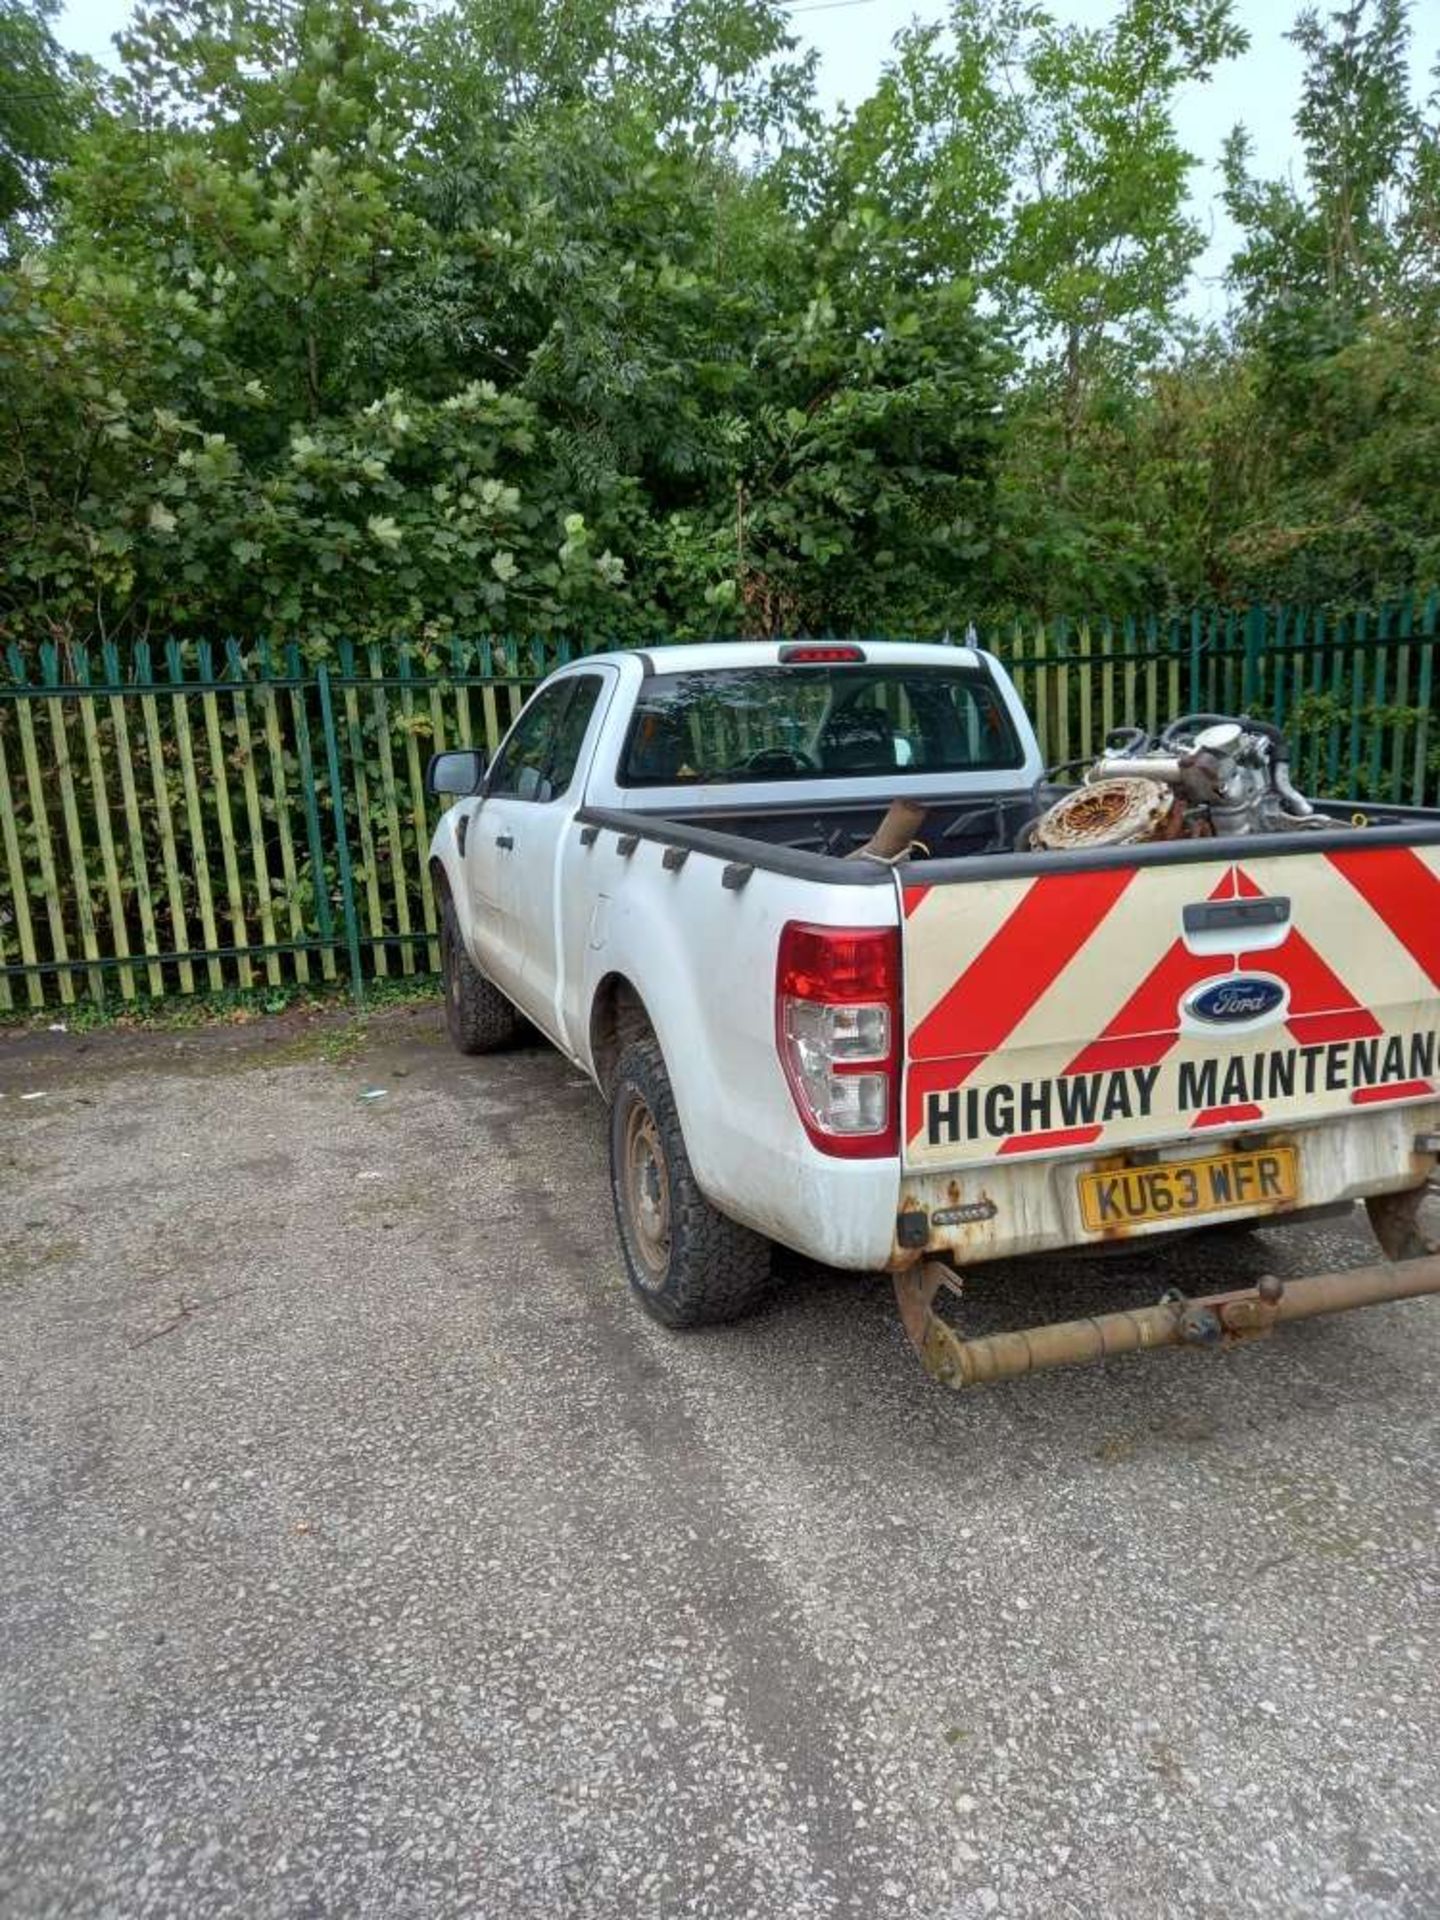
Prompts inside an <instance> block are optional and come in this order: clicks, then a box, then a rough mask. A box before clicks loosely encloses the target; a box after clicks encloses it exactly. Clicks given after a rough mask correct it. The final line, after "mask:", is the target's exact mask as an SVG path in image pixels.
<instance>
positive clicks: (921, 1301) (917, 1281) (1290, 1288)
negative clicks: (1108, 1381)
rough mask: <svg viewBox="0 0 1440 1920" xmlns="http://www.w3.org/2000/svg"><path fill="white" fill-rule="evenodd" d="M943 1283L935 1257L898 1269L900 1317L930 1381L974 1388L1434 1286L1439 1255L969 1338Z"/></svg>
mask: <svg viewBox="0 0 1440 1920" xmlns="http://www.w3.org/2000/svg"><path fill="white" fill-rule="evenodd" d="M941 1288H950V1289H951V1290H957V1281H956V1277H955V1275H954V1274H953V1273H951V1271H950V1269H949V1268H948V1267H944V1266H942V1265H941V1264H940V1262H939V1261H937V1260H927V1261H926V1262H925V1263H924V1265H923V1266H920V1267H911V1268H908V1269H907V1270H906V1271H904V1272H902V1273H897V1274H896V1275H895V1297H896V1299H897V1301H898V1302H899V1305H900V1318H901V1320H902V1321H903V1322H904V1325H905V1331H906V1333H907V1335H908V1336H909V1338H910V1342H911V1344H912V1346H913V1347H914V1348H915V1351H916V1352H917V1353H918V1354H919V1356H920V1360H921V1363H922V1365H923V1366H924V1368H925V1371H926V1372H927V1373H928V1374H930V1376H931V1377H932V1379H935V1380H937V1381H938V1382H939V1383H940V1385H941V1386H945V1387H972V1386H979V1385H983V1384H986V1383H988V1382H990V1381H995V1380H1018V1379H1020V1378H1022V1377H1023V1376H1024V1375H1025V1374H1029V1373H1038V1372H1040V1371H1041V1370H1042V1369H1044V1368H1046V1367H1063V1366H1072V1365H1078V1364H1083V1363H1085V1362H1089V1361H1096V1360H1108V1359H1110V1358H1111V1357H1112V1356H1113V1355H1115V1354H1120V1353H1139V1352H1145V1351H1149V1350H1150V1349H1151V1348H1153V1347H1196V1348H1200V1349H1210V1350H1213V1349H1215V1348H1217V1347H1223V1346H1231V1345H1234V1344H1236V1343H1237V1342H1239V1341H1242V1340H1253V1339H1257V1338H1258V1337H1259V1336H1260V1335H1262V1334H1266V1333H1269V1332H1270V1330H1271V1328H1272V1327H1277V1326H1279V1325H1281V1324H1282V1323H1283V1322H1284V1321H1287V1320H1309V1319H1312V1318H1313V1317H1314V1316H1315V1315H1317V1314H1322V1313H1344V1312H1347V1311H1348V1310H1349V1309H1350V1308H1352V1307H1372V1306H1378V1305H1380V1304H1381V1303H1382V1302H1384V1301H1387V1300H1412V1299H1415V1298H1417V1297H1418V1296H1419V1295H1421V1294H1429V1293H1440V1255H1431V1256H1430V1257H1428V1258H1424V1259H1413V1260H1406V1261H1404V1262H1403V1263H1401V1264H1399V1265H1396V1266H1375V1267H1358V1268H1356V1269H1354V1270H1353V1271H1352V1272H1349V1273H1314V1274H1309V1275H1307V1276H1306V1277H1305V1278H1304V1279H1302V1280H1285V1281H1281V1280H1278V1279H1276V1278H1275V1277H1274V1275H1267V1277H1266V1278H1265V1279H1263V1280H1261V1281H1260V1283H1259V1285H1258V1286H1255V1287H1246V1288H1243V1289H1241V1290H1240V1291H1238V1292H1235V1293H1212V1294H1208V1295H1206V1296H1205V1297H1204V1298H1203V1299H1197V1300H1187V1299H1185V1298H1184V1297H1183V1296H1180V1295H1175V1294H1171V1295H1167V1296H1166V1297H1165V1298H1164V1299H1162V1300H1160V1301H1159V1302H1158V1303H1157V1304H1156V1305H1155V1306H1152V1307H1136V1308H1133V1309H1131V1310H1130V1311H1129V1312H1121V1313H1102V1314H1098V1315H1096V1316H1095V1318H1093V1319H1090V1320H1065V1321H1057V1322H1055V1323H1053V1324H1052V1325H1050V1326H1043V1327H1027V1328H1024V1329H1023V1330H1022V1331H1020V1332H1016V1333H992V1334H986V1335H983V1336H981V1337H980V1338H978V1339H974V1340H967V1339H965V1338H964V1337H963V1335H961V1334H959V1333H957V1332H956V1331H955V1329H954V1328H953V1327H951V1326H949V1325H948V1324H947V1323H946V1322H945V1321H944V1320H942V1319H941V1317H940V1316H939V1314H937V1313H936V1312H935V1310H934V1305H933V1303H934V1300H935V1296H936V1294H937V1293H938V1292H939V1291H940V1290H941Z"/></svg>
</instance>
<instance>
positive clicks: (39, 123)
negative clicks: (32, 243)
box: [0, 0, 88, 243]
mask: <svg viewBox="0 0 1440 1920" xmlns="http://www.w3.org/2000/svg"><path fill="white" fill-rule="evenodd" d="M59 11H60V6H59V0H0V243H3V237H4V232H5V228H6V226H7V225H8V223H10V222H11V221H13V220H15V219H17V218H21V217H24V216H29V217H32V218H33V217H34V216H35V215H36V214H38V213H39V212H40V210H41V208H42V207H43V205H44V204H45V201H46V197H47V194H48V192H49V186H50V179H51V174H52V171H53V169H54V167H55V166H56V165H57V163H58V162H60V161H61V160H63V159H65V157H66V156H67V154H68V153H69V151H70V146H71V141H72V139H73V137H74V134H75V131H76V129H77V127H78V125H79V123H80V120H81V117H82V114H83V112H84V108H85V103H86V98H87V93H88V69H87V67H86V65H85V63H84V62H79V61H74V60H72V59H70V58H69V57H68V56H67V55H66V54H65V53H64V52H63V51H62V50H61V48H60V46H59V45H58V44H57V42H56V40H55V36H54V34H53V33H52V32H51V22H52V21H54V19H55V18H56V16H57V15H58V14H59Z"/></svg>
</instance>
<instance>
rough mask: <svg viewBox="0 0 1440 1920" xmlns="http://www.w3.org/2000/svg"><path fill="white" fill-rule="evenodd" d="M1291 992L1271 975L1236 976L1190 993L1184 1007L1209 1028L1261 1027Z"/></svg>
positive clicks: (1240, 974)
mask: <svg viewBox="0 0 1440 1920" xmlns="http://www.w3.org/2000/svg"><path fill="white" fill-rule="evenodd" d="M1288 996H1289V989H1288V988H1287V987H1286V985H1285V982H1284V981H1283V980H1277V979H1275V977H1274V976H1273V975H1272V974H1268V973H1232V974H1230V975H1228V976H1227V978H1225V979H1224V980H1207V981H1206V982H1205V984H1204V985H1203V986H1199V987H1196V988H1195V989H1194V990H1193V991H1192V992H1190V993H1187V994H1186V996H1185V998H1184V999H1183V1000H1182V1001H1181V1003H1180V1004H1181V1007H1182V1008H1183V1009H1184V1011H1185V1012H1186V1013H1187V1014H1189V1016H1190V1018H1191V1019H1192V1020H1202V1021H1203V1022H1204V1023H1205V1025H1206V1026H1207V1027H1241V1026H1258V1025H1259V1024H1260V1023H1261V1022H1262V1021H1265V1020H1269V1019H1271V1018H1273V1017H1274V1015H1276V1014H1277V1013H1278V1012H1279V1011H1280V1009H1281V1008H1282V1007H1283V1006H1284V1005H1285V1002H1286V1000H1287V998H1288Z"/></svg>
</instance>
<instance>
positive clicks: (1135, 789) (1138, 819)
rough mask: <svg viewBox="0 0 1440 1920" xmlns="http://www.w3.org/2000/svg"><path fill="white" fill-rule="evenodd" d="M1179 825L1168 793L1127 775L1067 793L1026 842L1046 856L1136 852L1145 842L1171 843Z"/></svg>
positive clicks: (1179, 810)
mask: <svg viewBox="0 0 1440 1920" xmlns="http://www.w3.org/2000/svg"><path fill="white" fill-rule="evenodd" d="M1184 824H1185V813H1184V809H1183V807H1182V806H1181V804H1180V802H1179V799H1178V797H1177V796H1176V794H1175V793H1174V791H1173V790H1172V789H1171V788H1170V787H1167V786H1162V785H1161V784H1160V782H1159V781H1158V780H1152V779H1149V778H1148V777H1144V776H1141V777H1135V776H1130V775H1127V776H1125V777H1123V778H1119V779H1113V780H1097V781H1095V782H1094V783H1093V784H1087V785H1085V786H1083V787H1077V788H1076V789H1075V791H1074V792H1073V793H1067V794H1066V796H1065V798H1064V799H1063V800H1057V801H1056V802H1055V804H1054V806H1053V807H1051V808H1050V810H1049V811H1048V812H1047V813H1044V814H1042V815H1041V817H1040V818H1039V820H1037V821H1036V822H1035V825H1034V828H1033V830H1032V833H1031V841H1032V844H1033V845H1034V846H1037V847H1043V848H1044V849H1045V850H1046V851H1047V852H1048V853H1063V852H1068V851H1073V850H1075V849H1076V848H1079V847H1136V846H1143V845H1144V844H1145V843H1146V842H1147V841H1150V840H1174V839H1176V838H1178V836H1179V834H1180V832H1181V831H1182V829H1183V827H1184Z"/></svg>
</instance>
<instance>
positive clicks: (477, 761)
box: [425, 747, 485, 794]
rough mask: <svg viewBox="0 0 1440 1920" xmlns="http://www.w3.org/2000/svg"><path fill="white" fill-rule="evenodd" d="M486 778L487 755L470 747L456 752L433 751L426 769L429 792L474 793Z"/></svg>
mask: <svg viewBox="0 0 1440 1920" xmlns="http://www.w3.org/2000/svg"><path fill="white" fill-rule="evenodd" d="M484 778H485V756H484V754H483V753H479V752H477V751H475V750H474V749H472V748H470V747H466V748H465V749H464V750H463V751H457V752H455V753H432V754H431V756H430V764H429V766H428V767H427V768H426V769H425V787H426V790H427V792H429V793H435V794H441V793H474V792H475V790H476V788H477V787H478V786H479V785H480V782H481V781H482V780H483V779H484Z"/></svg>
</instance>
